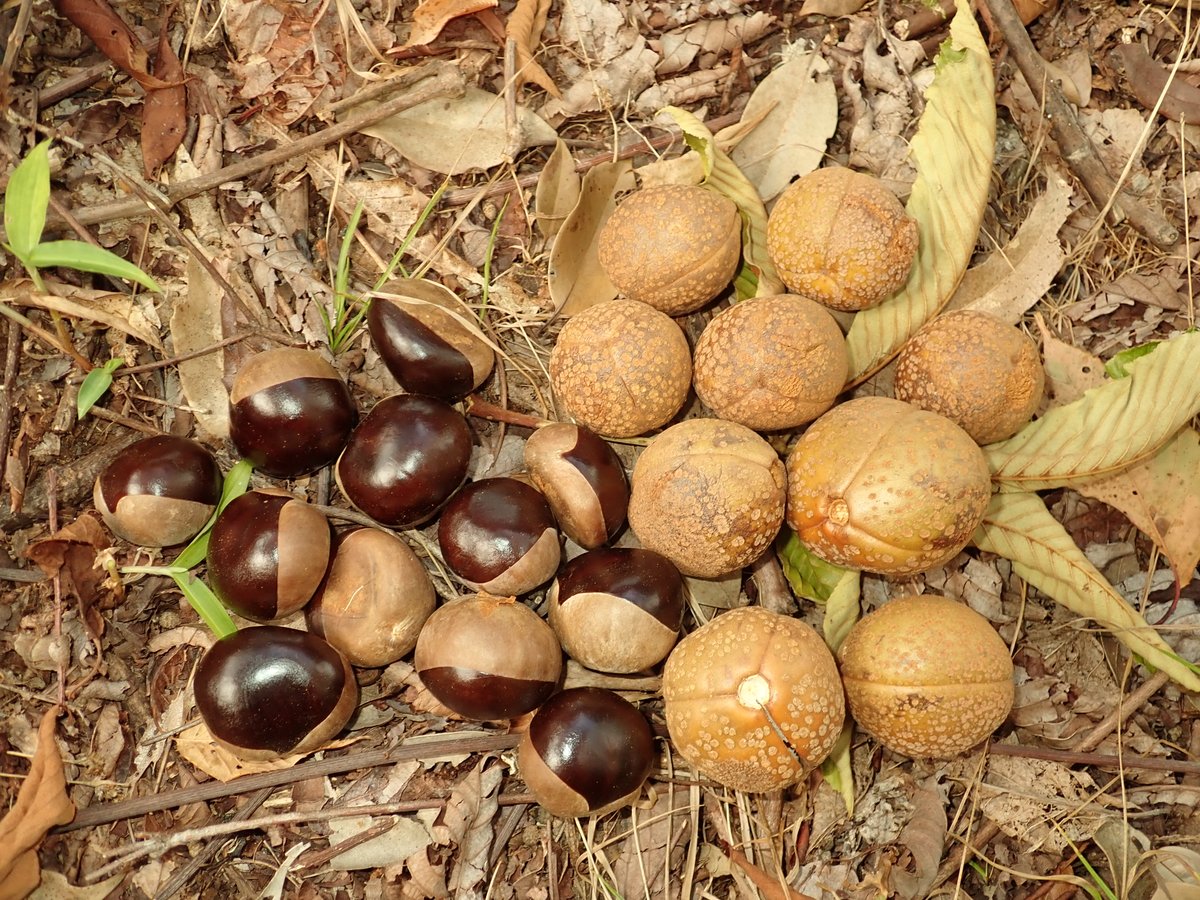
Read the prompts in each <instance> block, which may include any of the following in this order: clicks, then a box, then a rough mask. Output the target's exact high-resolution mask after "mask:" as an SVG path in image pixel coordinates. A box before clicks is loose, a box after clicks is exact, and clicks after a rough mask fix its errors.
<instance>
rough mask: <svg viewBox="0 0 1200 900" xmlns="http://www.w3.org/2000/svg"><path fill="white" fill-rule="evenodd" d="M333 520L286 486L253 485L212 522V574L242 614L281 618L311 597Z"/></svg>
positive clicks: (325, 561)
mask: <svg viewBox="0 0 1200 900" xmlns="http://www.w3.org/2000/svg"><path fill="white" fill-rule="evenodd" d="M329 545H330V534H329V522H328V521H326V519H325V517H324V516H323V515H321V513H319V512H318V511H317V510H315V509H313V508H312V507H311V506H309V505H308V504H307V503H305V502H304V501H303V500H299V499H297V498H296V497H293V496H292V495H291V494H287V493H284V492H283V491H274V490H263V491H249V492H247V493H245V494H242V496H240V497H237V498H235V499H234V500H233V501H231V502H230V503H229V505H228V506H226V507H225V508H224V509H223V510H221V514H220V515H219V516H217V521H216V522H214V523H213V528H212V533H211V535H210V537H209V542H208V577H209V581H210V582H211V584H212V589H213V593H215V594H216V595H217V597H218V598H219V599H220V600H221V602H222V603H224V604H225V605H226V606H228V607H229V608H230V609H231V610H233V611H234V612H236V613H237V614H238V615H241V616H245V617H246V618H248V619H256V620H258V621H266V620H269V619H281V618H283V617H284V616H288V615H291V614H292V613H294V612H295V611H296V610H298V609H301V608H302V607H303V606H304V604H306V603H308V601H309V600H310V599H312V595H313V592H314V591H316V589H317V587H318V585H320V583H321V579H322V578H323V577H324V576H325V569H326V568H327V567H328V565H329Z"/></svg>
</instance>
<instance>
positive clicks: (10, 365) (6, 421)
mask: <svg viewBox="0 0 1200 900" xmlns="http://www.w3.org/2000/svg"><path fill="white" fill-rule="evenodd" d="M20 368H21V323H20V322H18V321H16V320H15V319H9V320H8V338H7V343H6V344H5V347H4V391H3V393H2V394H0V485H3V484H4V476H5V474H6V473H7V471H8V448H9V447H10V446H11V445H12V414H13V390H14V389H15V388H16V386H17V373H18V372H19V371H20Z"/></svg>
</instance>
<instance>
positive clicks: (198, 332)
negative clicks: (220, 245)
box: [171, 254, 229, 438]
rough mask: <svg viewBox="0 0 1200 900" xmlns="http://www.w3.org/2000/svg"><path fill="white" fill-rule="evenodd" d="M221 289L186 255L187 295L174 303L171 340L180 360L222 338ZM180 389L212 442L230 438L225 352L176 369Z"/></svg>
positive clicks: (198, 422)
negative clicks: (181, 357) (212, 438)
mask: <svg viewBox="0 0 1200 900" xmlns="http://www.w3.org/2000/svg"><path fill="white" fill-rule="evenodd" d="M224 293H225V292H224V289H223V288H222V287H221V286H220V285H219V284H217V283H216V282H215V281H214V280H213V277H212V276H211V275H209V273H208V270H207V269H205V268H204V266H202V265H200V264H199V263H198V262H196V257H195V254H189V255H188V262H187V293H186V294H185V295H184V296H182V297H178V298H176V300H175V305H174V309H173V310H172V312H171V338H172V340H173V341H174V343H175V352H176V353H177V354H179V355H180V356H184V355H187V354H189V353H195V352H197V351H199V350H203V349H205V348H206V347H211V346H213V345H214V344H216V343H217V342H218V341H220V340H221V339H222V338H223V337H224V333H223V329H222V326H221V304H222V298H223V297H224ZM178 370H179V386H180V388H181V389H182V390H183V395H184V397H186V398H187V402H188V407H189V408H190V409H191V410H192V414H193V415H195V417H196V422H197V424H199V426H200V428H201V429H202V430H203V431H205V432H207V433H208V434H210V435H212V436H213V437H215V438H227V437H229V394H228V391H227V390H226V388H225V351H224V350H215V351H213V352H212V353H206V354H205V355H204V356H197V357H196V358H195V359H188V360H184V361H183V362H181V363H179V365H178Z"/></svg>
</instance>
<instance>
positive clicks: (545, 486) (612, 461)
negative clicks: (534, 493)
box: [525, 422, 629, 550]
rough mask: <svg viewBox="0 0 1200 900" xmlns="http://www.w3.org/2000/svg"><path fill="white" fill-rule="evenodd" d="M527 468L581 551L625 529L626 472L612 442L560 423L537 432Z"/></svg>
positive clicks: (531, 442) (527, 449)
mask: <svg viewBox="0 0 1200 900" xmlns="http://www.w3.org/2000/svg"><path fill="white" fill-rule="evenodd" d="M525 468H526V469H528V470H529V478H530V480H531V481H532V482H533V484H534V486H535V487H536V488H537V489H538V490H539V491H541V492H542V493H543V494H544V495H545V497H546V500H547V502H548V503H549V504H550V508H551V509H552V510H553V511H554V517H555V518H556V519H557V520H558V524H559V527H560V528H562V530H563V531H564V532H565V533H566V535H567V537H569V538H570V539H571V540H573V541H574V542H575V543H577V544H578V545H579V546H580V547H583V548H585V549H588V550H590V549H592V548H594V547H599V546H600V545H601V544H604V543H607V542H608V541H609V540H611V539H612V537H613V535H615V534H616V533H617V531H618V530H619V529H620V528H621V526H622V525H624V524H625V511H626V509H627V508H628V506H629V480H628V479H627V478H626V477H625V467H624V466H623V465H621V458H620V457H619V456H617V453H616V451H615V450H613V448H612V447H611V446H609V444H608V442H607V441H605V440H603V439H602V438H600V437H598V436H597V435H596V434H595V433H594V432H592V431H590V430H588V429H587V428H584V427H583V426H582V425H572V424H570V423H567V422H556V423H554V424H553V425H546V426H545V427H543V428H539V429H538V430H537V431H535V432H534V433H533V434H532V435H530V437H529V440H528V441H526V443H525Z"/></svg>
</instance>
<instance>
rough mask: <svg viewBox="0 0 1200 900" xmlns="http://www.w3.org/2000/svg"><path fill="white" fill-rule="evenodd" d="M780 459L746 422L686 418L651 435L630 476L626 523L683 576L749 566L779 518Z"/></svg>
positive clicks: (768, 541)
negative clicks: (653, 436) (630, 484)
mask: <svg viewBox="0 0 1200 900" xmlns="http://www.w3.org/2000/svg"><path fill="white" fill-rule="evenodd" d="M784 478H785V476H784V466H783V462H782V461H781V460H780V459H779V457H778V455H776V453H775V451H774V449H772V447H771V445H770V444H768V443H767V442H766V441H765V440H763V439H762V438H761V437H760V436H759V435H757V434H755V433H754V432H753V431H751V430H750V429H749V428H746V427H745V426H744V425H738V424H736V423H734V422H725V421H722V420H720V419H688V420H686V421H684V422H680V423H679V424H678V425H672V426H671V427H670V428H668V429H667V430H666V431H664V432H663V433H662V434H660V435H658V436H657V437H656V438H654V439H653V440H651V441H650V444H649V446H647V447H646V450H645V451H644V452H643V453H642V455H641V456H640V457H639V458H638V461H637V463H636V465H635V466H634V468H633V477H632V479H631V481H632V485H633V491H632V493H631V494H630V498H629V525H630V527H631V528H632V529H633V531H634V533H635V534H636V535H637V536H638V540H639V541H641V543H642V546H643V547H646V548H647V549H649V550H654V551H656V552H658V553H661V554H662V555H663V556H665V557H666V558H667V559H669V560H671V562H673V563H674V564H675V566H676V567H677V568H678V569H679V571H680V572H682V573H683V574H684V575H693V576H696V577H698V578H718V577H720V576H722V575H726V574H728V573H729V572H733V571H735V570H737V569H740V568H742V567H743V566H746V565H749V564H750V563H752V562H754V560H756V559H758V557H759V556H761V555H762V554H763V552H764V551H765V550H766V549H767V548H768V547H770V546H771V542H772V541H774V540H775V536H776V535H777V534H778V533H779V527H780V525H781V524H782V522H783V510H784V496H785V493H784V492H785V487H786V485H785V481H784Z"/></svg>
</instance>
